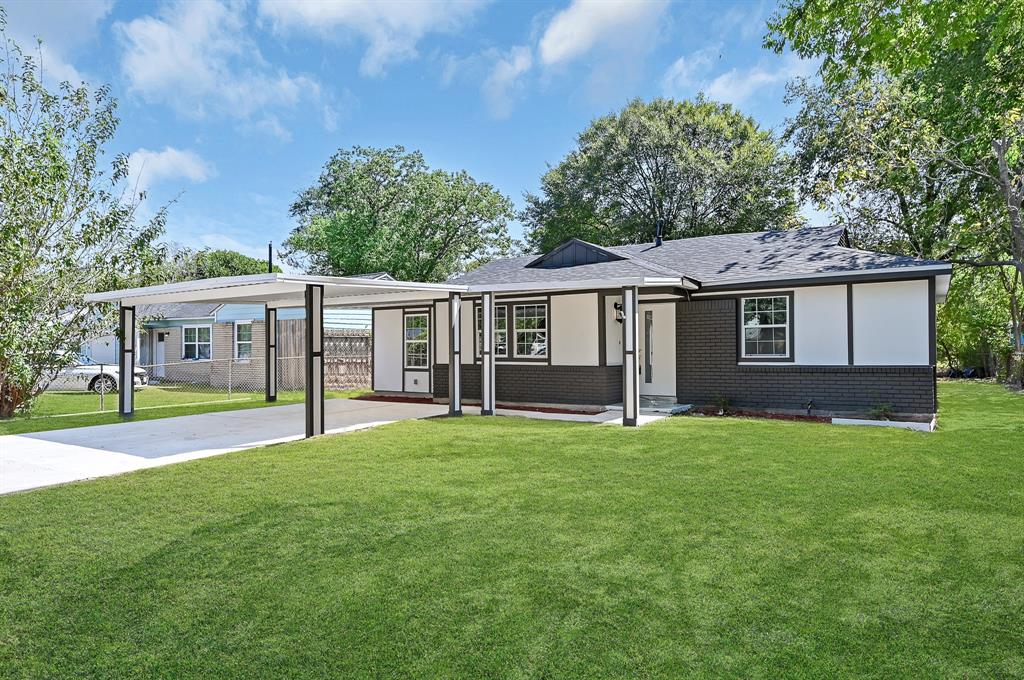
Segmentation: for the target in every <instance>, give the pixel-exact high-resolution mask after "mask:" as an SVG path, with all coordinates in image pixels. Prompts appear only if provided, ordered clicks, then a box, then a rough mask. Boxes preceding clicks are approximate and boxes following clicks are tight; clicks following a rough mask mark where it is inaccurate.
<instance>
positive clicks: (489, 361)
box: [474, 293, 495, 416]
mask: <svg viewBox="0 0 1024 680" xmlns="http://www.w3.org/2000/svg"><path fill="white" fill-rule="evenodd" d="M480 304H481V306H482V307H481V312H482V315H483V338H482V345H483V346H482V347H481V348H480V415H482V416H493V415H494V408H495V386H494V293H484V294H483V295H482V296H481V300H480ZM474 321H475V320H474Z"/></svg>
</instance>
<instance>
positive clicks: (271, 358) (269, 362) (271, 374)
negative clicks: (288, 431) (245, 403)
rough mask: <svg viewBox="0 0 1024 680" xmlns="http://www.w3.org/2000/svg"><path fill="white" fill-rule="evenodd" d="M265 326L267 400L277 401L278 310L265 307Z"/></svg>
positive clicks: (264, 358)
mask: <svg viewBox="0 0 1024 680" xmlns="http://www.w3.org/2000/svg"><path fill="white" fill-rule="evenodd" d="M263 327H264V329H265V331H264V332H265V334H266V336H267V346H266V352H265V353H264V357H263V360H264V362H265V363H266V370H265V371H264V373H265V375H266V383H267V384H266V389H265V391H264V394H265V396H266V400H267V401H277V310H276V309H274V308H272V307H264V308H263Z"/></svg>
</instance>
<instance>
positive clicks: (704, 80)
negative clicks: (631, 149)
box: [661, 46, 817, 105]
mask: <svg viewBox="0 0 1024 680" xmlns="http://www.w3.org/2000/svg"><path fill="white" fill-rule="evenodd" d="M719 52H720V46H712V47H707V48H704V49H701V50H697V51H695V52H693V53H691V54H689V55H687V56H683V57H680V58H679V59H677V60H676V61H675V62H674V63H673V64H672V65H671V66H669V67H668V69H667V70H666V71H665V74H664V75H663V76H662V78H661V89H662V92H663V93H664V94H665V95H666V96H669V97H691V96H693V95H694V94H696V93H697V92H698V91H701V92H704V94H706V95H707V96H708V97H709V98H711V99H714V100H717V101H722V102H728V103H730V104H735V105H740V104H744V103H746V102H747V101H749V100H750V99H751V98H752V97H753V96H754V95H755V94H757V93H759V92H761V91H763V90H766V89H773V88H777V87H781V86H783V85H785V84H786V83H787V82H788V81H789V80H791V79H793V78H796V77H800V76H810V75H811V74H813V73H814V72H815V70H816V69H817V66H816V62H815V61H813V60H806V59H800V58H799V57H798V56H797V55H795V54H792V53H790V54H787V55H786V56H785V57H783V58H782V61H781V62H775V63H772V64H766V63H765V62H763V61H762V62H761V63H759V64H757V65H755V66H751V67H749V68H743V69H740V68H736V67H734V68H731V69H729V70H728V71H726V72H724V73H720V74H719V75H717V76H715V77H711V73H712V71H714V66H715V63H716V62H717V61H718V60H719V59H720V56H718V55H719Z"/></svg>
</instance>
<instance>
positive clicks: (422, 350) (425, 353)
mask: <svg viewBox="0 0 1024 680" xmlns="http://www.w3.org/2000/svg"><path fill="white" fill-rule="evenodd" d="M429 337H430V330H429V322H428V319H427V315H426V314H406V315H405V367H406V368H427V367H428V366H429V363H430V353H429V349H428V340H429Z"/></svg>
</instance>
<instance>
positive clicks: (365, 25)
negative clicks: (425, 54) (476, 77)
mask: <svg viewBox="0 0 1024 680" xmlns="http://www.w3.org/2000/svg"><path fill="white" fill-rule="evenodd" d="M482 5H483V3H482V2H479V1H476V0H435V1H434V2H414V1H410V0H391V1H385V2H381V1H377V0H333V1H331V0H287V1H284V0H260V4H259V13H260V15H261V16H263V17H264V18H266V19H267V20H269V21H270V22H271V23H272V24H273V25H274V26H275V27H276V28H277V29H278V30H301V31H306V32H311V33H315V34H317V35H319V36H321V37H322V38H332V39H333V38H337V37H338V32H339V31H341V32H343V35H346V34H347V35H352V34H355V35H358V36H361V37H362V38H363V39H364V40H365V41H366V42H367V43H368V46H367V49H366V53H365V54H364V55H363V59H362V61H361V62H360V64H359V71H360V72H361V73H362V74H363V75H367V76H380V75H383V74H384V72H385V70H386V69H387V67H388V66H390V65H392V64H396V63H399V62H402V61H407V60H409V59H412V58H414V57H416V56H417V50H416V46H417V44H418V43H419V41H420V40H421V39H422V38H423V37H424V36H426V35H427V34H429V33H451V32H454V31H457V30H458V29H460V28H461V27H462V26H463V25H464V24H465V23H466V22H467V21H469V20H470V19H471V18H472V17H473V15H474V14H475V13H476V12H477V10H478V9H479V8H480V7H481V6H482Z"/></svg>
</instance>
